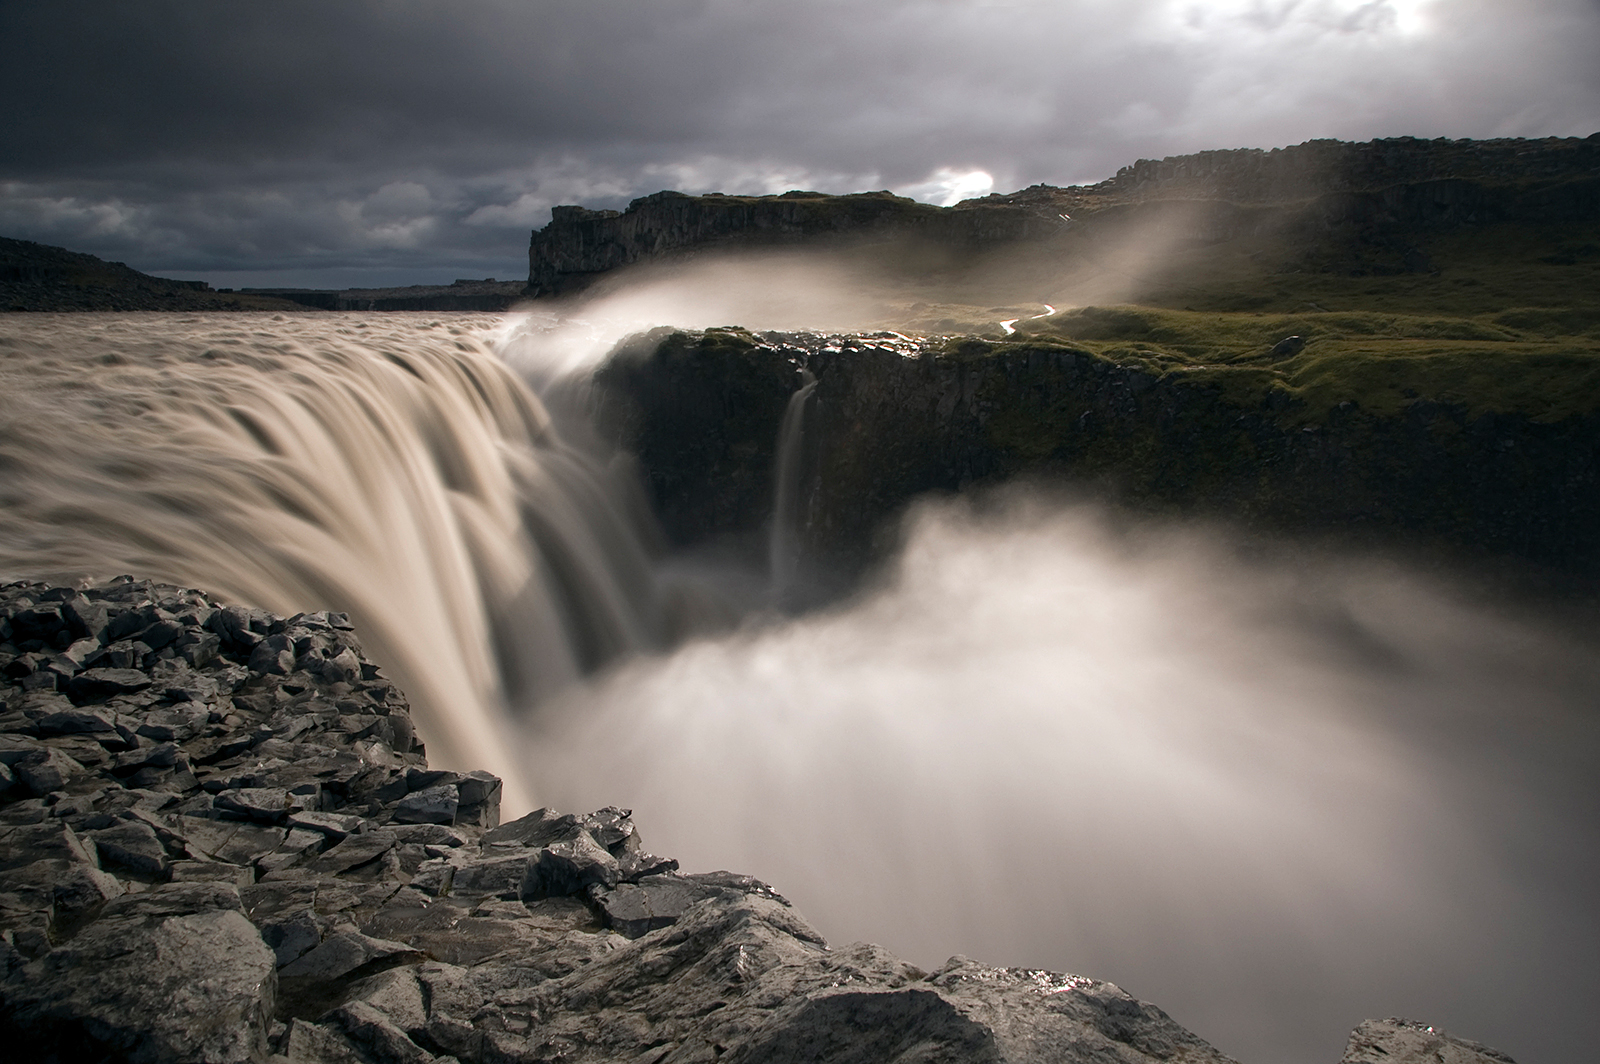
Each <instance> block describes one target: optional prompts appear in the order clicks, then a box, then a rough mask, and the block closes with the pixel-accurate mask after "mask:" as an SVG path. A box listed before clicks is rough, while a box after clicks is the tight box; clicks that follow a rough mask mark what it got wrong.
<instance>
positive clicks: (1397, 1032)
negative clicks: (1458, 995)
mask: <svg viewBox="0 0 1600 1064" xmlns="http://www.w3.org/2000/svg"><path fill="white" fill-rule="evenodd" d="M1339 1064H1516V1062H1515V1061H1513V1060H1512V1059H1511V1058H1510V1057H1508V1056H1506V1055H1505V1054H1504V1053H1502V1052H1500V1051H1499V1050H1498V1049H1490V1048H1489V1047H1488V1046H1486V1045H1481V1044H1480V1043H1478V1042H1473V1041H1469V1040H1468V1039H1465V1038H1457V1037H1455V1036H1454V1035H1450V1034H1446V1033H1445V1032H1443V1031H1441V1030H1439V1029H1438V1028H1437V1027H1430V1026H1429V1025H1427V1024H1425V1023H1417V1022H1416V1021H1414V1020H1399V1019H1394V1018H1390V1019H1387V1020H1367V1021H1365V1022H1363V1023H1362V1024H1361V1026H1359V1027H1357V1028H1356V1029H1355V1030H1354V1031H1352V1032H1351V1033H1350V1043H1349V1044H1348V1045H1347V1046H1345V1050H1344V1056H1342V1057H1340V1058H1339Z"/></svg>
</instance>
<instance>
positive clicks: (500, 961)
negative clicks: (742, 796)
mask: <svg viewBox="0 0 1600 1064" xmlns="http://www.w3.org/2000/svg"><path fill="white" fill-rule="evenodd" d="M0 663H3V664H0V667H3V669H4V676H5V680H6V683H5V685H4V686H3V687H0V698H3V700H4V701H3V707H0V1025H3V1027H4V1029H5V1031H6V1033H7V1039H8V1042H7V1046H8V1049H9V1051H10V1052H12V1053H13V1054H18V1055H22V1056H25V1057H26V1058H27V1059H29V1060H35V1061H40V1062H51V1061H79V1060H105V1061H138V1062H149V1064H193V1062H204V1064H235V1062H237V1064H245V1062H283V1064H291V1062H292V1064H423V1062H427V1061H433V1060H439V1061H447V1060H455V1061H473V1062H476V1061H483V1062H486V1064H487V1062H500V1061H510V1060H550V1059H561V1060H570V1061H593V1062H596V1064H599V1062H613V1061H620V1060H627V1061H650V1062H659V1064H678V1062H690V1061H696V1062H700V1061H712V1060H719V1061H735V1062H748V1064H756V1062H761V1064H770V1062H774V1061H779V1062H781V1061H794V1062H801V1061H808V1062H811V1061H816V1062H822V1061H830V1062H849V1064H866V1062H869V1061H878V1060H911V1059H916V1060H927V1061H994V1062H997V1064H998V1062H1013V1064H1023V1062H1039V1064H1045V1062H1047V1061H1048V1062H1052V1064H1060V1062H1073V1061H1083V1062H1088V1061H1114V1062H1118V1064H1149V1062H1155V1061H1185V1062H1189V1064H1203V1062H1207V1061H1213V1062H1216V1064H1226V1061H1227V1060H1228V1058H1226V1057H1224V1056H1222V1055H1221V1054H1220V1053H1218V1052H1217V1051H1216V1050H1215V1049H1213V1048H1212V1047H1211V1046H1209V1045H1207V1044H1206V1043H1205V1042H1203V1041H1201V1040H1200V1039H1199V1038H1197V1037H1195V1036H1194V1035H1193V1034H1191V1033H1189V1032H1188V1031H1186V1030H1184V1029H1183V1028H1182V1027H1180V1026H1178V1025H1177V1024H1176V1023H1174V1022H1173V1021H1172V1020H1171V1019H1169V1018H1168V1017H1167V1016H1166V1015H1165V1014H1164V1013H1163V1012H1162V1011H1161V1010H1160V1009H1158V1008H1156V1007H1154V1006H1153V1005H1149V1004H1147V1003H1144V1002H1141V1001H1138V1000H1136V999H1134V998H1133V997H1131V996H1129V995H1128V994H1126V993H1124V992H1123V991H1122V990H1120V989H1119V988H1117V987H1116V986H1113V985H1112V984H1110V983H1106V982H1101V981H1099V980H1095V979H1089V978H1085V977H1082V976H1075V975H1061V974H1057V973H1053V972H1045V971H1037V970H1031V969H1028V970H1024V969H1015V968H990V967H986V966H984V965H981V964H978V963H976V962H974V961H970V960H967V959H965V958H962V957H955V958H952V959H951V960H950V961H949V962H948V963H946V964H945V965H944V966H943V967H941V968H940V969H939V970H937V971H935V972H924V971H921V970H919V969H917V968H914V967H912V966H910V965H908V964H905V963H904V962H902V961H900V960H898V959H896V958H895V957H893V956H892V955H890V954H888V953H887V952H885V951H884V950H882V949H880V948H878V947H876V946H869V945H860V944H857V945H852V946H848V947H845V948H842V949H829V948H828V946H827V944H826V943H825V942H824V941H823V939H822V937H821V936H820V935H818V934H817V933H816V932H815V931H814V930H812V929H811V928H810V927H809V926H807V924H806V923H805V921H804V920H803V919H802V918H801V917H800V915H799V914H798V913H796V912H795V911H794V909H793V908H792V907H791V906H790V904H789V903H788V902H787V901H785V900H784V899H783V897H782V896H780V895H779V894H777V893H776V892H775V891H773V890H772V888H770V887H768V886H767V885H766V884H764V883H761V882H759V881H757V880H754V879H751V878H749V877H747V876H741V875H735V874H732V873H728V872H712V873H706V874H683V873H681V872H679V870H678V865H677V862H676V861H672V860H668V859H663V858H660V857H655V856H653V855H651V854H650V853H648V852H646V851H645V850H644V849H643V847H642V846H641V844H640V839H639V833H638V831H637V830H636V828H635V827H634V824H633V821H632V818H631V814H630V813H629V812H628V811H627V810H623V809H615V808H607V809H601V810H599V811H597V812H594V813H590V814H588V815H585V816H572V815H561V814H557V813H555V812H553V811H551V810H549V809H540V810H537V811H535V812H533V813H530V814H529V815H527V816H525V817H522V818H520V819H518V820H515V821H512V822H510V823H505V824H502V823H500V818H499V790H500V781H499V780H497V779H495V778H494V777H493V776H490V775H488V774H487V773H483V772H465V773H463V772H446V771H438V770H430V769H429V768H428V767H427V765H426V763H425V761H424V760H423V756H422V748H421V746H420V745H419V744H418V743H417V742H416V739H415V737H414V734H413V730H412V727H411V723H410V719H409V717H408V715H407V712H406V702H405V698H404V697H403V695H401V693H400V692H399V691H398V690H397V689H396V688H395V687H394V685H392V684H390V683H389V682H387V681H386V680H384V679H383V677H382V675H381V674H380V673H379V671H378V670H377V669H376V668H375V667H374V666H373V665H372V663H371V662H369V661H367V660H366V659H365V658H364V657H363V656H362V654H361V651H360V646H359V644H358V643H357V641H356V639H355V637H354V634H353V633H352V631H351V630H350V627H349V625H348V622H347V621H346V620H345V618H344V617H343V616H342V615H340V614H333V613H312V614H300V615H297V616H294V617H288V618H283V617H273V616H271V615H269V614H266V613H263V612H261V611H259V610H247V609H242V608H239V607H235V606H222V605H221V604H218V603H215V602H213V601H211V600H210V599H208V598H207V597H206V596H205V595H203V594H200V593H199V592H195V591H184V590H180V589H179V588H175V587H169V586H163V585H159V584H151V583H148V582H142V581H134V580H132V579H124V580H120V581H114V582H112V583H110V584H107V585H103V586H100V587H94V588H87V589H82V590H79V589H74V588H66V587H52V586H49V585H45V584H13V585H10V586H8V587H6V588H4V589H0ZM1438 1054H1448V1055H1446V1056H1440V1055H1438ZM1435 1059H1449V1060H1451V1061H1455V1062H1459V1064H1508V1062H1509V1058H1507V1057H1505V1056H1503V1055H1502V1054H1499V1053H1496V1052H1495V1051H1493V1050H1489V1049H1487V1048H1485V1047H1483V1046H1480V1045H1477V1044H1476V1043H1472V1042H1466V1041H1463V1040H1460V1039H1456V1038H1453V1037H1451V1036H1448V1035H1445V1034H1443V1033H1442V1032H1438V1031H1436V1030H1435V1029H1433V1028H1431V1027H1427V1026H1425V1025H1422V1024H1416V1023H1410V1022H1407V1021H1402V1020H1387V1021H1369V1022H1367V1023H1365V1024H1363V1025H1362V1026H1361V1027H1359V1028H1358V1029H1357V1030H1356V1032H1355V1033H1354V1034H1353V1035H1352V1037H1351V1040H1350V1044H1349V1048H1348V1049H1347V1052H1346V1053H1345V1056H1344V1064H1367V1062H1368V1061H1376V1060H1384V1061H1386V1062H1388V1064H1410V1062H1413V1061H1415V1062H1421V1061H1424V1060H1435Z"/></svg>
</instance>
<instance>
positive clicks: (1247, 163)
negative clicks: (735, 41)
mask: <svg viewBox="0 0 1600 1064" xmlns="http://www.w3.org/2000/svg"><path fill="white" fill-rule="evenodd" d="M1163 205H1165V206H1166V207H1168V208H1170V207H1171V206H1173V205H1182V206H1183V207H1184V210H1183V211H1182V212H1181V216H1182V217H1181V223H1180V224H1182V225H1184V226H1186V227H1188V228H1189V229H1192V230H1193V232H1192V233H1191V234H1190V235H1191V236H1192V237H1193V238H1194V239H1197V240H1200V241H1203V242H1214V241H1220V240H1226V239H1229V238H1231V237H1234V236H1238V235H1241V234H1244V233H1250V232H1259V231H1265V230H1271V229H1281V228H1284V227H1286V226H1289V227H1293V226H1299V227H1300V228H1302V229H1303V230H1305V231H1306V232H1307V233H1310V234H1322V233H1328V232H1345V233H1352V232H1361V231H1368V230H1371V229H1374V228H1384V227H1389V228H1393V227H1407V228H1429V229H1439V228H1449V227H1455V226H1461V225H1475V224H1487V223H1491V222H1499V221H1522V222H1540V223H1543V222H1552V221H1561V220H1563V219H1568V218H1574V217H1585V218H1592V217H1595V216H1597V215H1600V133H1597V134H1595V135H1593V136H1590V137H1587V138H1583V139H1579V138H1575V137H1569V138H1546V139H1543V140H1513V139H1504V140H1485V141H1472V140H1460V141H1451V140H1434V141H1425V140H1417V139H1416V138H1413V137H1398V138H1392V139H1388V140H1376V141H1369V142H1365V143H1360V144H1353V143H1345V142H1342V141H1333V140H1319V141H1307V142H1306V143H1304V144H1299V145H1295V146H1293V147H1289V148H1274V149H1272V150H1271V151H1262V150H1259V149H1249V148H1247V149H1237V150H1228V151H1207V152H1200V153H1197V154H1194V155H1184V156H1175V157H1170V158H1166V159H1162V160H1150V159H1141V160H1139V161H1138V162H1136V163H1134V164H1133V165H1132V166H1127V167H1123V168H1122V169H1121V170H1120V171H1118V173H1117V174H1116V176H1114V177H1112V178H1110V179H1109V180H1106V181H1103V182H1100V183H1099V184H1095V185H1085V186H1071V187H1066V188H1058V187H1055V186H1051V185H1042V184H1041V185H1034V186H1031V187H1029V188H1026V189H1022V190H1021V191H1018V192H1013V193H1009V194H1004V195H1002V194H995V195H990V196H986V197H982V198H979V199H971V200H966V201H964V202H962V203H959V204H957V205H955V206H953V207H935V206H931V205H929V204H925V203H917V202H915V201H913V200H909V199H906V198H904V197H899V196H894V195H892V194H891V193H888V192H867V193H858V194H855V195H847V196H828V195H822V194H820V193H815V192H786V193H783V194H782V195H778V196H727V195H722V194H720V193H713V194H708V195H704V196H687V195H684V194H683V193H681V192H658V193H655V194H654V195H650V196H645V197H642V198H640V199H636V200H634V201H633V202H632V203H630V204H628V207H627V209H626V210H623V211H614V210H587V209H585V208H583V207H577V206H559V207H556V208H554V209H553V211H552V215H551V221H550V223H549V224H548V225H546V226H545V227H544V228H542V229H538V230H535V231H534V233H533V237H532V240H531V242H530V245H529V250H528V294H529V295H533V296H545V295H553V294H558V293H562V292H570V291H574V290H577V289H581V288H582V287H584V286H585V285H587V284H589V283H591V282H592V281H593V280H594V279H595V278H597V277H598V276H600V275H602V274H604V273H606V272H608V271H611V270H615V269H618V268H620V267H623V266H628V265H632V264H634V263H639V262H647V261H653V260H659V259H662V258H668V257H682V256H684V255H686V254H691V253H694V252H698V251H705V250H708V249H722V248H770V247H784V246H790V247H792V246H799V245H805V246H807V247H839V246H845V245H848V244H851V243H857V244H860V243H871V242H881V241H885V240H895V239H915V240H927V241H932V242H934V243H937V244H941V245H947V246H953V247H958V248H964V249H971V250H986V249H994V248H1000V247H1004V246H1006V245H1008V244H1014V243H1017V242H1019V241H1039V240H1048V239H1050V238H1052V237H1056V236H1059V235H1061V234H1062V233H1063V232H1065V231H1066V230H1067V229H1068V228H1070V227H1073V226H1076V227H1079V228H1080V229H1081V228H1083V227H1085V226H1089V227H1094V226H1103V225H1107V224H1111V225H1115V224H1118V223H1119V222H1122V221H1126V220H1127V219H1128V217H1129V216H1130V215H1132V216H1141V217H1143V216H1147V215H1148V214H1149V212H1150V211H1152V210H1158V211H1159V210H1162V209H1163ZM1173 216H1174V218H1175V219H1176V218H1178V217H1179V215H1178V214H1177V213H1174V215H1173Z"/></svg>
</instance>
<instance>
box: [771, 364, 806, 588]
mask: <svg viewBox="0 0 1600 1064" xmlns="http://www.w3.org/2000/svg"><path fill="white" fill-rule="evenodd" d="M800 378H801V385H800V387H799V389H797V390H796V391H795V393H794V394H793V395H791V396H790V397H789V404H788V405H787V406H785V407H784V409H783V421H782V422H781V423H780V424H779V427H778V456H777V461H776V464H775V467H774V469H773V477H772V481H773V486H774V487H773V501H772V531H771V534H770V536H769V538H768V540H767V566H768V574H769V575H768V579H769V581H770V589H771V590H770V594H771V596H772V600H773V601H774V602H776V603H779V604H782V603H783V602H784V601H785V600H786V599H787V598H788V597H789V595H790V594H791V592H792V591H793V587H794V580H795V574H796V570H797V569H798V568H799V563H800V550H801V539H800V537H801V533H802V532H804V531H805V527H804V522H803V520H802V517H801V514H802V510H803V507H802V505H801V500H800V488H801V484H800V479H801V473H802V471H803V465H804V462H803V461H802V459H803V457H804V456H803V453H802V451H801V444H802V442H803V440H804V436H805V421H806V404H807V403H809V402H810V401H811V395H812V393H813V392H815V391H816V390H817V378H816V377H815V376H813V375H812V373H811V371H810V370H808V369H802V370H801V371H800Z"/></svg>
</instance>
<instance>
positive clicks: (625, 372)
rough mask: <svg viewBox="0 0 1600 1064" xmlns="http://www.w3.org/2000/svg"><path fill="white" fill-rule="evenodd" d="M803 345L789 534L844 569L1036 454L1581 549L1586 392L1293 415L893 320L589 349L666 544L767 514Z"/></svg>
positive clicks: (1115, 486)
mask: <svg viewBox="0 0 1600 1064" xmlns="http://www.w3.org/2000/svg"><path fill="white" fill-rule="evenodd" d="M801 365H807V366H809V369H810V371H811V372H812V373H813V374H814V375H815V377H816V379H817V382H818V383H817V387H816V390H815V392H814V393H813V394H812V396H811V399H810V403H809V408H808V412H807V416H806V428H805V434H804V439H803V441H802V442H801V447H802V460H801V469H802V474H801V476H800V478H799V485H798V495H797V507H798V509H797V514H798V524H799V528H798V529H797V531H796V535H797V536H798V539H799V542H800V544H801V546H802V548H803V550H804V553H805V555H806V556H807V557H809V558H810V559H811V560H812V561H813V562H814V563H821V564H823V565H824V566H826V567H831V568H835V569H842V570H844V571H847V572H848V571H853V570H855V569H858V568H859V567H860V566H861V565H862V564H863V563H864V562H865V561H866V560H867V559H869V558H870V557H872V556H873V554H874V536H875V535H876V534H877V533H879V532H881V531H882V530H883V529H884V527H885V525H886V522H887V519H888V518H890V517H892V516H893V515H894V514H895V513H896V512H898V511H899V510H900V509H901V508H903V507H904V506H905V505H906V504H907V503H908V502H909V501H910V500H911V499H913V498H914V497H916V496H917V495H920V494H923V493H926V492H930V491H956V490H958V489H961V488H964V487H968V486H971V485H976V484H982V483H986V482H989V483H998V482H1000V481H1002V480H1005V479H1008V478H1013V477H1016V476H1018V475H1029V474H1032V475H1040V476H1049V477H1052V478H1057V479H1065V480H1067V481H1070V482H1073V483H1077V484H1080V485H1088V486H1092V487H1094V488H1096V489H1097V490H1099V491H1101V492H1103V493H1107V494H1110V495H1111V496H1113V497H1116V498H1119V499H1121V500H1123V501H1125V502H1129V503H1132V504H1135V505H1138V506H1142V507H1148V508H1154V509H1156V510H1158V511H1163V512H1177V513H1188V514H1199V515H1209V516H1220V517H1226V518H1231V519H1235V520H1241V521H1244V522H1245V523H1247V524H1250V525H1254V526H1256V527H1261V528H1266V529H1269V530H1277V531H1292V532H1312V533H1319V532H1339V533H1343V534H1351V533H1354V534H1356V535H1358V536H1363V537H1366V538H1375V539H1378V540H1379V541H1399V542H1410V543H1422V544H1429V545H1446V546H1449V547H1453V548H1456V549H1459V550H1465V551H1473V552H1478V553H1487V554H1490V555H1498V556H1502V557H1509V558H1516V559H1523V560H1531V561H1534V562H1536V563H1539V564H1541V565H1549V566H1554V567H1557V568H1558V569H1561V570H1563V571H1566V572H1569V573H1577V574H1583V575H1585V576H1586V577H1587V578H1591V579H1592V578H1593V577H1594V576H1595V575H1596V573H1597V571H1600V552H1597V550H1596V544H1600V416H1597V415H1595V414H1592V413H1591V414H1580V415H1574V416H1570V417H1565V418H1562V419H1560V420H1557V421H1554V422H1549V423H1546V422H1541V421H1537V420H1534V419H1532V418H1530V417H1526V416H1522V415H1517V414H1496V413H1492V412H1491V413H1473V412H1471V411H1468V410H1467V409H1465V408H1463V407H1461V406H1459V405H1453V404H1451V403H1448V402H1442V401H1437V400H1431V399H1428V398H1426V397H1418V398H1417V399H1416V400H1415V401H1412V402H1410V403H1409V405H1407V406H1406V407H1405V408H1404V409H1403V410H1402V411H1401V412H1399V413H1395V414H1383V413H1375V412H1368V411H1365V410H1363V409H1361V408H1360V407H1359V406H1356V405H1355V404H1352V403H1343V404H1339V405H1338V406H1336V407H1334V408H1333V409H1332V410H1330V411H1328V412H1327V413H1326V416H1321V417H1316V418H1307V417H1304V416H1302V415H1303V411H1302V409H1301V407H1300V405H1299V404H1298V402H1297V401H1296V400H1294V399H1293V398H1291V397H1290V396H1288V395H1286V394H1282V393H1274V392H1269V393H1268V394H1267V395H1266V396H1265V397H1261V396H1256V395H1240V394H1233V393H1230V392H1228V391H1225V390H1224V389H1223V388H1222V387H1220V386H1219V385H1217V384H1216V383H1214V382H1211V381H1203V380H1202V381H1194V380H1191V379H1190V378H1187V377H1185V376H1183V375H1166V376H1160V375H1156V374H1154V373H1150V372H1146V371H1144V370H1141V369H1139V368H1135V367H1131V366H1125V365H1119V364H1117V363H1115V362H1112V361H1108V360H1106V359H1103V358H1100V357H1097V356H1095V355H1093V354H1091V353H1089V352H1087V351H1081V350H1074V349H1072V348H1070V347H1065V346H1062V345H1058V344H1037V343H1028V342H1019V343H990V342H987V341H982V340H967V341H961V342H959V343H957V344H955V345H954V346H951V345H950V344H949V343H947V342H946V341H944V340H924V341H915V340H906V339H904V338H902V337H899V336H896V335H894V334H880V335H877V336H838V337H822V336H799V335H789V336H782V335H778V334H764V335H762V336H760V337H757V336H753V335H751V334H748V333H742V332H736V331H721V332H719V331H712V332H708V333H705V334H685V333H676V334H668V335H666V336H661V335H656V336H653V337H649V338H645V339H642V340H641V341H639V342H638V344H637V345H636V346H635V347H634V348H633V349H632V350H631V351H627V352H624V353H623V354H622V355H621V356H620V357H618V358H617V359H616V360H615V361H614V362H613V363H612V364H611V365H609V366H607V367H606V368H605V369H604V370H603V371H602V373H601V375H600V378H599V380H600V383H601V385H602V392H601V394H602V397H603V398H602V404H601V418H602V421H603V422H604V423H606V424H608V425H609V426H610V431H611V432H612V433H613V434H614V435H615V436H616V438H617V439H618V440H619V441H620V442H621V443H622V444H623V445H625V446H628V447H630V448H631V449H633V450H634V452H635V453H636V454H637V455H638V456H639V458H640V462H641V466H642V468H643V471H644V473H645V476H646V482H647V485H648V487H649V490H650V492H651V494H652V496H653V500H654V502H655V504H656V506H657V512H658V513H659V514H660V515H661V516H662V519H663V521H664V523H665V525H666V528H667V531H668V534H669V535H670V536H671V537H673V538H674V539H675V540H676V541H677V542H679V543H684V544H687V543H693V542H697V541H700V540H703V539H706V538H709V537H712V536H716V535H719V534H724V535H725V534H729V533H739V532H744V533H752V532H755V531H757V530H759V529H760V528H762V527H763V526H764V525H765V523H766V522H768V521H769V520H770V518H771V514H772V509H773V488H774V485H773V480H772V469H773V463H774V455H775V450H774V446H775V444H774V441H775V440H776V438H777V435H778V429H779V425H780V423H781V421H782V417H783V411H784V407H785V404H786V402H787V397H788V395H789V394H791V393H793V392H794V391H796V390H797V389H798V388H799V386H800V380H801V378H800V375H799V367H800V366H801ZM730 411H736V412H737V416H734V417H730V416H729V412H730ZM685 441H691V442H687V443H686V442H685Z"/></svg>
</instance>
